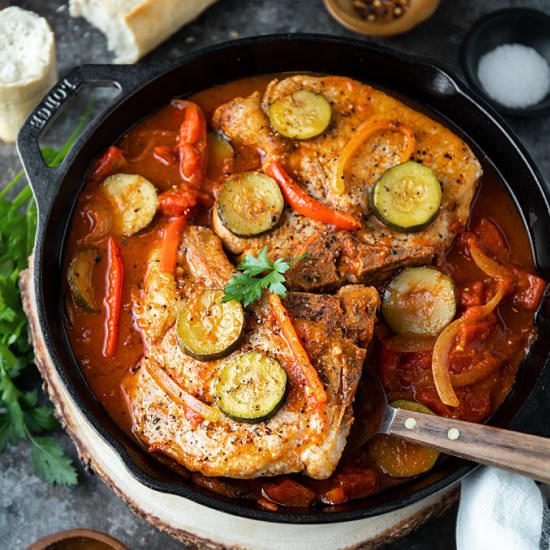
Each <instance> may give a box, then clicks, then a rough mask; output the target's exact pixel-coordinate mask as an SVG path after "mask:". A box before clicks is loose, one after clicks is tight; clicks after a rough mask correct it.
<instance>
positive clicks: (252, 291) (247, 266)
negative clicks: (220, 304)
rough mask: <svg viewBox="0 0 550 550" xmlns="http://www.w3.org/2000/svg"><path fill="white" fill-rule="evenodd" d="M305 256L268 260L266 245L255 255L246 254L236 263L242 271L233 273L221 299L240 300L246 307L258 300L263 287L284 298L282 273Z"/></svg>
mask: <svg viewBox="0 0 550 550" xmlns="http://www.w3.org/2000/svg"><path fill="white" fill-rule="evenodd" d="M305 256H306V255H305V254H304V255H302V256H299V257H297V258H294V259H293V260H284V259H283V258H278V259H277V260H275V261H274V262H270V261H269V260H268V258H267V246H266V247H264V248H262V249H261V250H260V252H259V253H258V256H257V257H254V256H251V255H250V254H247V255H246V256H245V258H244V260H243V261H242V262H241V263H240V264H239V265H237V269H238V270H240V271H241V272H242V273H235V274H234V275H233V277H232V278H231V280H230V281H229V283H228V284H227V286H226V287H225V288H224V297H223V301H224V302H229V301H230V300H235V301H237V302H242V303H243V305H244V306H245V307H246V306H248V305H250V304H251V303H252V302H254V301H256V300H259V299H260V298H261V297H262V291H263V290H264V289H268V290H269V291H270V292H273V293H274V294H278V295H279V296H280V297H281V298H285V297H286V293H287V289H286V286H285V277H284V274H285V273H286V272H287V271H288V270H289V269H290V266H291V265H292V264H293V263H294V262H297V261H298V260H301V259H302V258H304V257H305Z"/></svg>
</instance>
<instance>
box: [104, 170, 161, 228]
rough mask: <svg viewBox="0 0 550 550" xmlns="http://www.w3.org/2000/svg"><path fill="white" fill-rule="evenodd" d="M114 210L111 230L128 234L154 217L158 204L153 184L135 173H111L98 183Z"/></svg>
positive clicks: (142, 226) (146, 224) (144, 225)
mask: <svg viewBox="0 0 550 550" xmlns="http://www.w3.org/2000/svg"><path fill="white" fill-rule="evenodd" d="M101 188H102V190H103V193H104V196H105V197H106V198H107V200H108V201H109V203H110V205H111V208H112V210H113V214H114V217H113V218H114V219H113V226H114V230H115V231H116V232H117V233H119V234H121V235H125V236H126V237H129V236H130V235H133V234H134V233H137V232H138V231H141V230H142V229H143V228H144V227H147V226H148V225H149V224H150V223H151V221H152V220H153V218H154V216H155V213H156V211H157V206H158V196H157V190H156V188H155V186H154V185H153V184H152V183H151V182H150V181H149V180H147V179H145V178H144V177H142V176H139V175H137V174H114V175H112V176H109V177H108V178H106V179H105V181H104V182H103V183H102V184H101Z"/></svg>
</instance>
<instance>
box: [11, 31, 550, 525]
mask: <svg viewBox="0 0 550 550" xmlns="http://www.w3.org/2000/svg"><path fill="white" fill-rule="evenodd" d="M298 71H300V72H312V73H321V74H329V73H330V74H335V75H345V76H349V77H351V78H354V79H356V80H359V81H362V82H366V83H368V84H370V85H372V86H374V87H377V88H380V89H381V90H383V91H385V92H387V93H389V94H390V95H394V96H395V97H397V98H398V99H400V100H402V101H404V102H405V103H408V104H410V105H411V106H412V107H413V108H415V109H417V110H420V111H424V112H426V113H427V114H428V115H429V116H430V117H432V118H434V119H436V120H439V121H441V122H442V123H443V124H444V125H446V126H447V127H449V128H450V129H451V130H452V131H454V132H456V133H457V134H458V135H459V136H461V137H462V138H463V139H464V140H465V141H466V142H467V143H468V144H469V145H470V146H471V147H472V148H473V149H474V151H475V152H476V153H477V154H478V156H479V157H481V158H484V159H486V160H487V162H488V163H490V164H492V165H493V166H494V167H495V170H496V171H497V173H498V174H500V176H501V177H502V179H503V181H504V182H505V183H506V185H507V188H508V190H509V192H510V194H511V195H512V197H513V198H514V200H515V202H516V205H517V206H518V210H519V211H520V212H521V213H522V215H523V217H524V225H525V227H526V228H528V232H529V237H530V240H531V245H532V248H533V252H534V257H535V262H536V268H537V270H538V272H539V273H540V275H541V276H542V277H544V278H545V279H547V280H548V279H550V241H548V239H547V235H549V234H550V215H549V213H550V208H549V204H548V199H547V196H546V193H545V190H544V187H543V182H542V178H541V177H540V175H539V173H538V171H537V169H536V167H535V166H534V164H533V162H532V161H531V160H530V158H529V156H528V155H527V153H526V152H525V150H524V149H523V147H522V146H521V144H520V143H519V142H518V140H517V139H516V138H515V137H514V136H513V134H512V132H511V131H510V129H509V128H508V127H507V126H506V124H505V123H504V122H503V121H502V120H501V119H500V118H499V117H498V115H496V114H495V113H494V111H493V110H492V109H491V108H490V107H489V106H488V105H487V104H485V103H484V101H483V100H482V99H481V98H479V97H477V96H476V95H475V94H473V93H472V92H471V91H469V90H468V89H467V88H466V86H465V85H464V84H462V83H461V82H460V81H459V80H458V79H457V78H456V77H454V76H452V75H451V74H450V73H449V72H448V71H447V70H445V69H443V68H441V67H439V66H438V65H437V64H435V63H433V62H431V61H429V60H425V59H420V58H416V57H412V56H409V55H406V54H403V53H401V52H398V51H394V50H391V49H388V48H383V47H380V46H375V45H370V44H366V43H364V42H361V41H358V40H350V39H341V38H334V37H327V36H322V35H300V34H298V35H289V34H283V35H271V36H261V37H254V38H246V39H242V40H236V41H231V42H229V43H227V44H219V45H216V46H214V47H211V48H208V49H204V50H200V51H196V52H194V53H192V54H189V55H187V56H185V57H183V58H181V59H178V60H176V61H173V62H170V63H169V64H167V65H166V66H165V67H160V68H159V67H148V66H146V65H138V66H137V67H135V66H127V67H125V66H97V65H96V66H93V65H85V66H82V67H79V68H77V69H74V70H73V71H71V72H70V73H68V74H67V75H66V76H65V77H64V78H63V79H62V80H61V81H60V82H58V83H57V84H56V85H55V86H54V87H53V88H52V90H51V91H50V93H49V94H48V96H47V97H46V98H45V99H44V100H43V101H42V102H41V103H40V104H39V105H38V106H37V108H36V109H35V111H34V112H33V113H32V114H31V116H30V117H29V119H28V120H27V122H26V123H25V125H24V127H23V128H22V130H21V132H20V134H19V137H18V141H17V147H18V151H19V155H20V157H21V161H22V163H23V165H24V168H25V172H26V174H27V177H28V178H29V181H30V184H31V186H32V189H33V193H34V196H35V199H36V201H37V204H38V213H39V227H38V231H37V236H36V240H35V250H34V257H33V277H34V278H33V281H32V284H33V290H34V294H35V296H36V308H37V314H38V321H39V323H40V328H41V331H42V334H43V337H44V341H45V343H46V345H47V348H48V353H49V355H50V357H51V359H52V361H53V363H54V365H55V368H56V371H57V374H58V375H59V377H60V379H61V380H62V382H63V384H64V385H65V387H66V389H67V392H68V393H69V395H70V397H71V398H72V399H73V400H74V402H75V403H77V405H78V407H79V408H80V410H81V411H82V412H83V414H84V415H85V417H86V418H87V420H88V422H89V423H90V424H91V425H92V426H93V428H94V429H95V430H96V432H97V433H98V434H99V435H100V436H101V437H102V438H103V439H104V440H105V441H106V442H107V443H108V444H109V445H110V446H111V447H112V449H113V450H114V451H115V452H116V453H117V455H118V456H119V457H120V458H121V460H122V461H123V463H124V464H125V466H126V467H127V469H128V470H129V471H130V472H131V473H132V475H133V476H134V477H135V478H136V479H137V480H138V481H139V482H141V483H142V484H143V485H144V486H146V487H149V488H152V489H154V490H156V491H161V492H164V493H169V494H175V495H179V496H182V497H185V498H187V499H190V500H193V501H195V502H197V503H200V504H203V505H205V506H208V507H210V508H213V509H216V510H222V511H224V512H227V513H230V514H234V515H238V516H244V517H248V518H253V519H258V520H263V521H270V522H282V523H297V524H304V523H332V522H342V521H348V520H356V519H359V518H364V517H369V516H375V515H379V514H383V513H386V512H389V511H391V510H395V509H398V508H401V507H404V506H407V505H408V504H411V503H413V502H416V501H418V500H420V499H422V498H424V497H426V496H428V495H432V494H434V493H436V492H437V491H439V490H441V489H443V488H445V487H447V486H449V485H450V484H452V483H455V482H456V481H458V480H460V479H461V478H462V477H463V476H464V475H466V474H467V473H468V472H470V471H471V470H472V468H473V467H474V465H473V464H471V463H468V462H465V461H463V460H459V459H449V460H446V461H442V462H441V464H438V466H436V468H435V469H434V470H432V471H431V472H430V473H428V474H426V475H423V476H421V477H418V478H414V479H411V480H410V481H408V482H406V483H404V484H402V485H400V486H398V487H396V488H394V489H389V490H387V491H385V492H384V493H382V494H378V495H375V496H373V497H367V498H364V499H362V500H358V501H355V502H352V503H349V504H347V505H345V506H343V507H342V508H339V509H338V511H330V512H327V511H323V510H322V509H313V510H304V511H300V512H296V511H295V510H294V511H285V510H282V511H280V512H272V511H269V510H264V509H261V508H259V507H256V506H255V505H254V504H250V503H247V502H244V501H243V502H241V501H239V502H236V501H229V500H227V499H224V498H222V497H219V496H214V495H212V494H211V493H208V492H206V491H203V490H201V489H199V488H198V487H196V486H194V485H193V484H192V483H191V482H190V481H188V480H186V479H183V478H182V477H179V476H177V475H176V474H173V473H171V472H170V471H169V470H168V469H167V468H166V467H165V466H163V465H161V464H159V463H157V461H156V460H154V459H153V458H152V457H151V456H149V455H148V454H147V453H146V452H145V451H144V450H143V449H141V448H140V447H138V445H137V443H136V442H135V441H133V440H131V439H130V438H129V437H127V436H126V435H125V434H124V433H123V431H122V430H121V429H120V428H119V427H118V426H117V425H116V424H115V422H114V421H113V420H112V418H111V417H110V416H109V415H108V414H107V412H106V411H105V409H104V408H103V407H102V405H101V404H100V403H99V401H98V400H97V398H96V397H95V396H94V394H93V392H92V391H91V388H90V386H89V385H88V383H87V382H86V379H85V377H84V376H83V373H82V370H81V368H80V366H79V364H78V362H77V360H76V358H75V356H74V354H73V352H72V350H71V347H70V345H69V341H68V337H67V334H66V332H65V328H64V320H63V306H62V304H63V301H64V296H63V289H62V284H61V281H62V279H63V265H64V257H65V256H64V255H65V250H66V244H67V233H68V226H69V222H70V220H71V217H72V215H73V212H74V209H75V205H76V201H77V198H78V195H79V192H80V191H81V189H82V186H83V183H84V181H83V175H84V173H85V171H86V169H87V167H88V166H89V164H90V161H91V160H92V159H93V158H94V157H96V156H97V155H98V154H99V153H100V152H101V151H103V150H104V149H106V148H107V147H108V146H109V145H111V144H112V143H115V142H116V141H117V140H118V139H119V138H120V137H121V136H122V135H123V133H124V132H125V131H126V130H127V129H128V128H130V127H131V126H132V125H133V124H134V123H135V122H136V121H137V120H140V119H142V118H143V117H145V116H146V115H147V114H149V113H150V112H151V111H153V110H155V109H157V108H160V107H161V106H162V105H164V104H166V103H168V102H169V101H170V100H171V99H172V98H173V97H182V96H183V97H185V96H188V95H190V94H191V93H194V92H196V91H198V90H202V89H207V88H210V87H212V86H214V85H216V84H220V83H224V82H229V81H233V80H237V79H240V78H245V77H250V76H254V75H261V74H269V73H281V72H298ZM98 84H111V85H114V86H116V87H117V88H119V89H120V94H119V95H118V96H117V97H116V99H115V100H114V102H113V103H111V104H110V105H108V106H106V108H105V112H104V113H103V114H102V115H101V116H99V117H98V118H96V119H95V120H93V121H92V122H91V123H90V124H89V126H88V127H87V128H86V130H85V131H84V132H83V134H82V135H81V136H80V137H79V139H78V140H77V142H76V144H75V146H74V148H73V149H72V150H71V152H70V153H69V155H68V156H67V158H66V159H65V161H64V162H63V163H62V164H61V165H60V166H59V167H57V168H53V169H51V168H46V166H45V165H44V163H43V161H42V159H41V155H40V151H39V146H38V140H39V137H40V135H41V134H42V133H43V132H44V130H45V129H46V128H47V127H48V125H49V123H50V122H51V121H52V120H53V118H54V117H55V116H57V115H58V114H59V113H61V112H62V111H63V110H64V108H65V106H66V104H67V101H68V100H69V99H70V98H71V97H72V96H74V95H75V94H76V93H78V92H79V90H81V89H82V88H83V87H85V86H88V85H98ZM527 220H529V223H527ZM549 308H550V299H549V297H548V296H546V297H545V299H544V300H543V303H542V305H541V309H540V311H539V314H538V318H537V328H538V338H537V340H536V341H535V342H534V343H533V345H532V346H531V348H530V351H529V353H528V355H527V357H526V358H525V360H524V362H523V364H522V366H521V368H520V371H519V374H518V378H517V382H516V384H515V386H514V388H513V389H512V392H511V393H510V394H509V396H508V398H507V399H506V400H505V402H504V403H503V404H502V405H501V407H500V408H499V409H498V411H497V413H496V414H495V415H494V417H493V418H492V419H491V424H493V425H495V426H500V427H505V426H507V427H511V428H513V429H515V430H518V431H525V432H529V433H533V434H536V435H540V436H546V437H548V436H550V425H549V424H548V423H547V422H546V421H545V419H547V418H549V417H550V401H549V400H548V398H547V395H545V391H544V387H549V386H550V366H549V365H548V363H549V360H548V357H549V353H550V309H549ZM73 435H74V434H73Z"/></svg>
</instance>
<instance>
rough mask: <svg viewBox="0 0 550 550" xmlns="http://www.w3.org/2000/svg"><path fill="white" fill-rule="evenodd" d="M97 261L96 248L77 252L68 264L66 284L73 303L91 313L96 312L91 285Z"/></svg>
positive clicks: (95, 302)
mask: <svg viewBox="0 0 550 550" xmlns="http://www.w3.org/2000/svg"><path fill="white" fill-rule="evenodd" d="M98 261H99V252H98V250H97V248H83V249H82V250H79V251H78V252H77V253H76V254H75V256H74V258H73V259H72V260H71V263H70V264H69V269H68V270H67V282H68V283H69V289H70V290H71V295H72V297H73V300H74V303H75V304H76V305H77V306H78V307H81V308H82V309H85V310H87V311H91V312H97V311H98V308H97V301H96V296H95V292H94V287H93V284H92V276H93V272H94V267H95V264H96V263H97V262H98Z"/></svg>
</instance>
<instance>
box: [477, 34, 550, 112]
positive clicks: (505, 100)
mask: <svg viewBox="0 0 550 550" xmlns="http://www.w3.org/2000/svg"><path fill="white" fill-rule="evenodd" d="M478 78H479V80H480V82H481V85H482V86H483V88H484V90H485V92H486V93H487V95H489V96H490V97H491V98H492V99H494V100H495V101H498V102H499V103H500V104H502V105H504V106H505V107H509V108H519V109H522V108H526V107H531V106H533V105H536V104H537V103H539V102H541V101H542V100H543V99H544V98H545V97H546V96H547V95H548V92H550V66H549V65H548V63H547V61H546V59H545V58H544V57H542V55H540V54H539V53H538V52H537V50H536V49H534V48H531V47H529V46H525V45H523V44H503V45H501V46H498V47H496V48H494V49H493V50H491V51H490V52H488V53H486V54H484V55H483V56H482V57H481V59H480V60H479V65H478Z"/></svg>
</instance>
